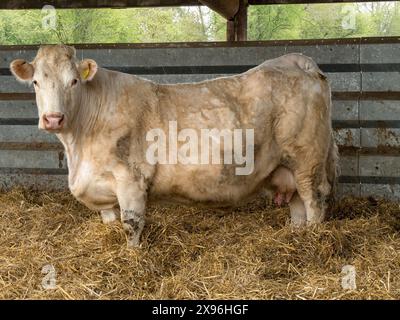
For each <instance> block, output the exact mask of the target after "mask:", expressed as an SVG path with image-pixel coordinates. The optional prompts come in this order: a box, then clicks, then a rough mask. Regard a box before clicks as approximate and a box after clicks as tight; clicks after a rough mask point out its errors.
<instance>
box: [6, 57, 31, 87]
mask: <svg viewBox="0 0 400 320" xmlns="http://www.w3.org/2000/svg"><path fill="white" fill-rule="evenodd" d="M10 70H11V73H12V74H13V75H14V76H15V77H16V78H17V79H18V80H19V81H23V82H28V81H32V78H33V72H34V68H33V65H31V64H30V63H29V62H27V61H25V60H22V59H17V60H14V61H13V62H11V64H10Z"/></svg>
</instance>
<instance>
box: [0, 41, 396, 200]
mask: <svg viewBox="0 0 400 320" xmlns="http://www.w3.org/2000/svg"><path fill="white" fill-rule="evenodd" d="M36 50H37V47H0V187H5V188H9V187H11V186H13V185H17V184H22V185H24V186H27V187H35V188H39V189H62V188H65V187H66V173H67V164H66V161H65V159H64V154H63V150H62V146H61V145H60V144H59V142H58V141H57V138H56V137H55V136H54V135H51V134H47V133H45V132H40V131H39V130H38V129H37V112H36V106H35V102H34V95H33V94H32V92H33V91H32V88H29V87H27V86H26V85H23V84H20V83H18V82H17V81H16V80H15V79H14V78H13V77H12V76H11V74H10V72H9V70H8V66H9V64H10V62H11V61H12V60H13V59H15V58H24V59H28V60H29V59H32V58H33V57H34V55H35V53H36ZM289 52H301V53H303V54H305V55H307V56H310V57H312V58H313V59H314V60H315V61H316V62H317V63H318V64H319V66H320V67H321V69H322V70H323V71H324V72H325V73H326V74H327V76H328V79H329V81H330V83H331V86H332V91H333V110H334V112H333V126H334V128H335V135H336V140H337V143H338V145H339V147H340V151H341V168H342V176H341V178H340V182H341V183H340V190H341V193H343V194H354V195H357V196H367V195H376V196H382V197H386V198H389V199H396V200H400V152H399V151H400V38H391V39H385V40H384V41H382V40H379V39H375V40H371V39H369V40H367V39H354V40H343V41H291V42H285V43H284V42H248V43H245V44H239V45H231V44H222V43H218V44H212V43H208V44H181V45H177V44H169V45H164V46H160V45H119V46H107V45H103V46H93V45H91V46H80V47H79V48H78V50H77V55H78V57H79V58H92V59H95V60H96V61H97V63H98V64H99V65H100V66H103V67H106V68H111V69H115V70H120V71H123V72H127V73H132V74H137V75H140V76H143V77H145V78H149V79H152V80H154V81H157V82H162V83H167V82H168V83H175V82H192V81H198V80H203V79H209V78H214V77H217V76H219V75H227V74H235V73H239V72H242V71H245V70H247V69H248V68H250V67H252V66H254V65H257V64H259V63H261V62H263V61H264V60H266V59H270V58H274V57H277V56H280V55H282V54H285V53H289Z"/></svg>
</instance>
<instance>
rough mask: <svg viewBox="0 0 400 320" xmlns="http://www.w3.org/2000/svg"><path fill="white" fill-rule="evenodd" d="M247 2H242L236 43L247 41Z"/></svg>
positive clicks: (236, 17) (238, 17)
mask: <svg viewBox="0 0 400 320" xmlns="http://www.w3.org/2000/svg"><path fill="white" fill-rule="evenodd" d="M247 6H248V3H247V0H240V4H239V11H238V13H237V14H236V16H235V20H236V41H246V40H247Z"/></svg>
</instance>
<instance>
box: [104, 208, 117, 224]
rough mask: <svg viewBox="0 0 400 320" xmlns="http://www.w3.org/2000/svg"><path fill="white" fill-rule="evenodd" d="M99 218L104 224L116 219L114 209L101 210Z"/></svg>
mask: <svg viewBox="0 0 400 320" xmlns="http://www.w3.org/2000/svg"><path fill="white" fill-rule="evenodd" d="M101 220H103V223H105V224H110V223H113V222H114V221H115V220H117V215H116V214H115V211H114V210H102V211H101Z"/></svg>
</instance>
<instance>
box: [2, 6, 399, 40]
mask: <svg viewBox="0 0 400 320" xmlns="http://www.w3.org/2000/svg"><path fill="white" fill-rule="evenodd" d="M46 14H47V13H46V12H41V10H1V11H0V44H4V45H10V44H42V43H137V42H178V41H224V40H225V38H226V21H225V19H223V18H222V17H221V16H219V15H218V14H216V13H215V12H212V11H210V10H209V9H208V8H206V7H178V8H148V9H147V8H146V9H77V10H57V24H56V28H55V29H54V30H52V29H46V28H44V27H43V26H42V21H43V19H44V17H45V16H46ZM353 22H354V23H353ZM399 34H400V3H399V2H379V3H377V2H375V3H358V4H357V3H353V4H345V3H336V4H312V5H311V4H310V5H304V4H300V5H271V6H251V7H250V8H249V16H248V37H249V40H277V39H310V38H346V37H358V36H398V35H399Z"/></svg>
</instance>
